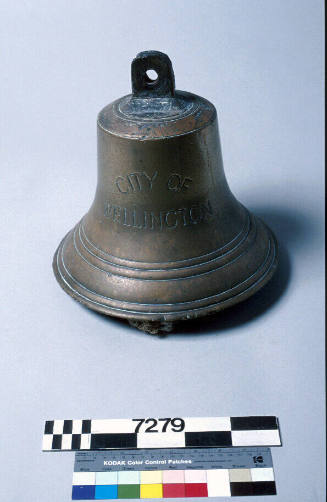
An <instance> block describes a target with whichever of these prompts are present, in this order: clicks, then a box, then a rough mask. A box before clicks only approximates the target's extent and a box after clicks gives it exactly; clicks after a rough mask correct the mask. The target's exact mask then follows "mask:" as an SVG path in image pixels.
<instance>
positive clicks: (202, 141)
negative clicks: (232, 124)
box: [53, 51, 277, 334]
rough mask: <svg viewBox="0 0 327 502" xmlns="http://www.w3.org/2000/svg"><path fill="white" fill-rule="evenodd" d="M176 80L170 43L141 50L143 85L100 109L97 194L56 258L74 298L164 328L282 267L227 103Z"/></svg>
mask: <svg viewBox="0 0 327 502" xmlns="http://www.w3.org/2000/svg"><path fill="white" fill-rule="evenodd" d="M150 69H153V70H155V71H156V72H157V78H156V79H155V80H151V79H150V78H149V77H148V76H147V71H148V70H150ZM174 82H175V81H174V74H173V70H172V65H171V62H170V60H169V58H168V56H166V55H165V54H162V53H160V52H157V51H147V52H143V53H140V54H139V55H138V56H137V57H136V58H135V59H134V60H133V63H132V88H133V94H131V95H129V96H125V97H123V98H121V99H120V100H117V101H115V102H114V103H112V104H110V105H108V106H106V107H105V108H104V109H103V110H102V111H101V112H100V114H99V116H98V185H97V191H96V196H95V199H94V202H93V204H92V206H91V208H90V210H89V211H88V213H87V214H86V215H85V216H84V217H83V218H82V220H81V221H80V222H79V223H78V224H77V225H76V226H75V227H74V228H73V230H71V231H70V232H69V233H68V234H67V236H66V237H65V238H64V239H63V240H62V242H61V243H60V245H59V247H58V249H57V251H56V254H55V257H54V262H53V268H54V272H55V275H56V278H57V280H58V282H59V284H60V285H61V286H62V288H63V289H64V290H65V291H66V292H67V293H68V294H69V295H71V296H72V297H73V298H75V299H76V300H78V301H79V302H81V303H83V304H84V305H86V306H87V307H89V308H91V309H94V310H97V311H99V312H101V313H104V314H108V315H112V316H117V317H121V318H126V319H127V320H130V322H131V323H132V324H133V326H135V327H138V328H140V329H142V330H144V331H146V332H149V333H153V334H154V333H155V334H158V333H162V332H167V331H170V330H171V329H172V328H173V325H174V322H176V321H181V320H186V319H193V318H197V317H200V316H204V315H208V314H211V313H214V312H218V311H220V310H222V309H224V308H226V307H229V306H231V305H234V304H236V303H238V302H240V301H242V300H245V299H246V298H248V297H249V296H251V295H252V294H254V293H255V292H256V291H258V290H259V289H260V288H261V287H262V286H263V285H264V284H266V282H267V281H268V280H269V279H270V278H271V276H272V274H273V273H274V271H275V269H276V266H277V243H276V240H275V238H274V236H273V234H272V232H271V231H270V229H269V228H268V227H267V226H266V225H265V224H264V223H263V222H262V221H260V220H259V219H258V218H256V217H255V216H254V215H253V214H251V213H250V212H249V211H248V210H247V209H246V208H244V207H243V206H242V205H241V204H240V203H239V202H238V201H237V200H236V199H235V197H234V196H233V194H232V193H231V191H230V189H229V187H228V184H227V181H226V178H225V174H224V168H223V162H222V156H221V149H220V141H219V133H218V123H217V113H216V109H215V107H214V106H213V105H212V104H211V103H210V102H209V101H207V100H205V99H204V98H201V97H199V96H195V95H194V94H190V93H187V92H182V91H175V86H174Z"/></svg>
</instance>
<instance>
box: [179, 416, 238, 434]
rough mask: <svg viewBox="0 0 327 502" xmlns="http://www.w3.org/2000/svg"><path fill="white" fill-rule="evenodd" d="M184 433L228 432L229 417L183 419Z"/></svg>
mask: <svg viewBox="0 0 327 502" xmlns="http://www.w3.org/2000/svg"><path fill="white" fill-rule="evenodd" d="M184 420H185V429H184V432H207V431H230V430H231V422H230V417H205V418H185V419H184Z"/></svg>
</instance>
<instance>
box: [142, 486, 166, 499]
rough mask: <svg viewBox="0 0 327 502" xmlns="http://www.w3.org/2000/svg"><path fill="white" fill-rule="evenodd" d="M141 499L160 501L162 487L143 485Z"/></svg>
mask: <svg viewBox="0 0 327 502" xmlns="http://www.w3.org/2000/svg"><path fill="white" fill-rule="evenodd" d="M140 498H141V499H160V498H162V485H161V484H160V485H141V493H140Z"/></svg>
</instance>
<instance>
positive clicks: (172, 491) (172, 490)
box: [163, 483, 185, 498]
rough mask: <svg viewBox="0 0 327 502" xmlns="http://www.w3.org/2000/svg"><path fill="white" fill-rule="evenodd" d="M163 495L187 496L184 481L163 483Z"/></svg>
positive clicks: (169, 496)
mask: <svg viewBox="0 0 327 502" xmlns="http://www.w3.org/2000/svg"><path fill="white" fill-rule="evenodd" d="M163 497H164V498H177V497H185V485H184V483H169V484H166V485H163Z"/></svg>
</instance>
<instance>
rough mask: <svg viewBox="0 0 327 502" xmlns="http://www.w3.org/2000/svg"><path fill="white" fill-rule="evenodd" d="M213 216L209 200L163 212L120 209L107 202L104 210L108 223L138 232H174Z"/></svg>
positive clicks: (120, 207)
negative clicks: (176, 229) (178, 228)
mask: <svg viewBox="0 0 327 502" xmlns="http://www.w3.org/2000/svg"><path fill="white" fill-rule="evenodd" d="M213 215H214V212H213V209H212V206H211V204H210V201H209V200H208V201H206V202H196V203H193V204H192V205H191V206H189V207H181V208H177V209H169V210H165V211H152V210H151V209H145V210H140V209H138V208H137V207H122V206H117V205H114V204H111V203H110V202H107V203H106V204H105V208H104V216H105V218H107V219H108V220H109V221H111V222H113V223H117V224H118V225H122V226H123V227H131V228H136V229H138V230H159V231H161V230H174V229H175V228H177V227H186V226H192V225H198V224H199V223H201V222H204V221H206V220H208V219H210V218H212V217H213Z"/></svg>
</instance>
